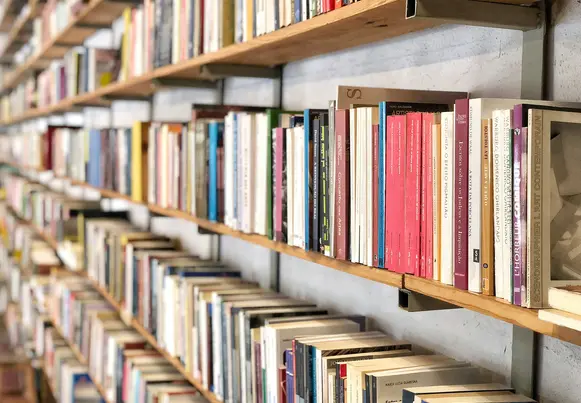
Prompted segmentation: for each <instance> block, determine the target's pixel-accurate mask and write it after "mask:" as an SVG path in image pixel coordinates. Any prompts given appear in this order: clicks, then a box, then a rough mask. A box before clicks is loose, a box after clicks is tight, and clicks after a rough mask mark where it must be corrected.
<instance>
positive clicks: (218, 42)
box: [204, 1, 222, 52]
mask: <svg viewBox="0 0 581 403" xmlns="http://www.w3.org/2000/svg"><path fill="white" fill-rule="evenodd" d="M205 3H207V2H204V4H205ZM221 27H222V2H221V1H216V2H214V6H213V16H212V43H211V49H212V52H215V51H217V50H218V49H220V48H221V47H222V30H221V29H220V28H221Z"/></svg>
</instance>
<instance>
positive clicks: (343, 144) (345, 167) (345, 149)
mask: <svg viewBox="0 0 581 403" xmlns="http://www.w3.org/2000/svg"><path fill="white" fill-rule="evenodd" d="M335 139H336V142H335V156H336V167H335V172H336V175H335V182H334V187H335V201H334V204H335V228H334V229H335V251H334V255H335V257H336V258H337V259H341V260H347V259H349V240H350V231H349V229H350V224H349V223H350V209H349V199H350V161H349V158H350V142H349V140H350V136H349V111H348V110H346V109H337V111H336V112H335Z"/></svg>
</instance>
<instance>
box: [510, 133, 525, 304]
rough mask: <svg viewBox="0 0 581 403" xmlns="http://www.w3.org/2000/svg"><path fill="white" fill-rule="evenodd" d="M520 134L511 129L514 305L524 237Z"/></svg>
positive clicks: (517, 301)
mask: <svg viewBox="0 0 581 403" xmlns="http://www.w3.org/2000/svg"><path fill="white" fill-rule="evenodd" d="M521 137H522V134H521V129H520V128H515V130H514V131H513V137H512V139H513V142H512V153H513V160H512V167H513V170H512V175H513V177H512V186H513V188H512V191H513V193H512V194H513V208H512V211H513V216H512V242H513V254H512V269H513V272H512V276H513V289H512V292H513V302H514V304H515V305H519V306H520V305H521V303H522V300H521V285H522V282H521V269H522V266H521V265H522V254H521V243H522V238H524V237H525V235H524V234H523V230H522V227H521V220H520V218H521V192H520V187H521V161H522V160H521V158H522V140H521Z"/></svg>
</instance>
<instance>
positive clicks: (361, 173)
mask: <svg viewBox="0 0 581 403" xmlns="http://www.w3.org/2000/svg"><path fill="white" fill-rule="evenodd" d="M356 115H357V166H356V168H355V171H356V173H355V175H356V176H357V188H358V189H357V201H356V206H355V209H356V213H357V228H358V229H357V231H358V238H359V261H358V262H357V263H361V264H365V259H366V257H367V251H366V250H365V241H366V240H367V237H366V234H365V229H366V225H365V210H366V207H367V204H366V203H365V198H364V195H365V186H366V184H367V181H366V178H365V172H366V170H365V163H366V161H365V155H366V151H367V148H366V147H365V139H366V138H367V133H366V131H365V120H366V119H365V113H364V110H363V108H357V109H356Z"/></svg>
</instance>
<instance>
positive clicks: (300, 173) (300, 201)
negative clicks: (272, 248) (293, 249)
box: [293, 126, 308, 249]
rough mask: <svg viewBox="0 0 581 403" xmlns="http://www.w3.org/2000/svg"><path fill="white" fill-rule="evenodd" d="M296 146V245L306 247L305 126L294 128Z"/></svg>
mask: <svg viewBox="0 0 581 403" xmlns="http://www.w3.org/2000/svg"><path fill="white" fill-rule="evenodd" d="M294 137H295V138H294V142H293V145H294V148H295V150H294V151H295V153H294V157H295V161H294V169H295V170H296V173H295V175H294V187H295V188H294V193H295V195H294V201H295V206H294V207H295V214H294V220H295V222H294V237H295V240H294V246H298V247H299V248H303V249H304V248H305V214H308V212H305V203H304V200H305V176H304V168H303V166H304V165H303V161H304V159H305V148H304V143H305V128H304V126H299V127H296V128H295V130H294Z"/></svg>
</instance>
